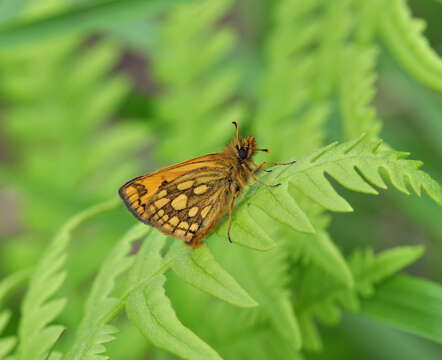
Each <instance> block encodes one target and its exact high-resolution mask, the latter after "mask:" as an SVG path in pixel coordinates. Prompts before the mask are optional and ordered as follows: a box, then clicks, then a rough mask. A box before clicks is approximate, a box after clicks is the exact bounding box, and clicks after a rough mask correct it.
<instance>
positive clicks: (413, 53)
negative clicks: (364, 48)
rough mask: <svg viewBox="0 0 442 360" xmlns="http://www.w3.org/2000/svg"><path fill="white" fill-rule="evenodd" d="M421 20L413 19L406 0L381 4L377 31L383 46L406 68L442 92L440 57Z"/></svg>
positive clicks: (441, 60)
mask: <svg viewBox="0 0 442 360" xmlns="http://www.w3.org/2000/svg"><path fill="white" fill-rule="evenodd" d="M424 28H425V22H424V21H423V20H420V19H419V20H418V19H413V18H412V17H411V15H410V9H409V8H408V6H407V3H406V1H405V0H392V1H389V2H387V3H385V4H384V6H383V10H382V15H381V21H380V31H381V34H382V37H383V40H384V41H385V43H386V45H387V46H388V48H389V49H390V51H391V52H392V53H393V55H394V56H395V57H396V58H397V60H398V61H399V62H400V63H401V64H402V66H403V67H405V69H406V70H407V71H408V72H410V73H411V74H413V75H414V76H415V77H416V78H417V79H418V80H420V81H421V82H422V83H423V84H425V85H427V86H429V87H431V88H433V89H435V90H437V91H442V59H441V58H440V57H439V56H438V55H437V53H436V52H435V51H434V50H433V49H432V48H431V47H430V45H429V44H428V40H427V39H426V38H425V37H424V36H423V35H422V31H423V30H424Z"/></svg>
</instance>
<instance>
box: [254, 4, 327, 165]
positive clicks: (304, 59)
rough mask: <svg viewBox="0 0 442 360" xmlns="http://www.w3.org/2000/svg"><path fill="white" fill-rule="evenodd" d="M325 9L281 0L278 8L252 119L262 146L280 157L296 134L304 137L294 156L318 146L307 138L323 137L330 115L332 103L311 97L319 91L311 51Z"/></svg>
mask: <svg viewBox="0 0 442 360" xmlns="http://www.w3.org/2000/svg"><path fill="white" fill-rule="evenodd" d="M321 7H322V5H321V2H320V1H317V0H307V1H303V2H302V3H300V2H295V3H294V2H293V1H289V0H282V1H279V2H277V3H276V6H275V10H274V28H273V29H272V32H271V33H270V35H269V37H268V39H267V43H266V54H265V55H266V67H265V69H264V70H265V71H264V72H263V75H262V79H261V81H260V84H259V85H260V86H259V93H258V94H257V95H258V100H257V106H258V108H257V113H256V115H255V117H254V122H253V127H254V133H255V134H256V136H257V137H258V139H259V141H260V143H261V144H265V146H266V147H268V148H269V149H271V154H272V156H273V157H274V158H275V159H278V157H279V158H281V156H286V153H285V152H286V149H287V148H292V147H293V138H294V137H296V138H299V139H302V141H301V142H300V143H299V144H296V145H295V149H293V154H294V155H301V154H304V153H306V152H308V151H309V150H313V149H310V148H304V147H302V145H303V142H309V141H310V144H313V142H314V141H315V140H319V141H320V140H322V138H323V135H324V131H323V128H322V126H323V124H324V121H325V119H326V117H327V115H328V110H329V109H328V108H329V107H328V104H327V103H328V101H320V102H314V101H312V99H311V97H309V95H310V94H311V93H313V92H314V91H313V87H314V84H315V71H314V64H315V61H316V57H315V55H314V54H312V53H311V51H310V50H309V49H311V48H313V47H315V46H317V45H318V42H320V39H321V38H322V34H321V21H320V20H322V16H321V15H319V9H321ZM287 39H291V41H287ZM312 102H314V103H313V104H312ZM303 131H305V133H304V132H303ZM308 131H310V132H308ZM312 133H314V134H315V135H314V136H311V134H312ZM275 134H278V136H275ZM303 134H306V135H305V136H303ZM307 134H308V135H307ZM321 145H322V143H320V144H317V146H321Z"/></svg>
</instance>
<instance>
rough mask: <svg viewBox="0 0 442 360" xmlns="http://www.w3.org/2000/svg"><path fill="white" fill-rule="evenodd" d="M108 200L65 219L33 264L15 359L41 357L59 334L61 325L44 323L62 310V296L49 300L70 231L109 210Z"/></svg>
mask: <svg viewBox="0 0 442 360" xmlns="http://www.w3.org/2000/svg"><path fill="white" fill-rule="evenodd" d="M115 206H116V201H115V200H112V201H109V202H106V203H102V204H99V205H96V206H93V207H91V208H90V209H87V210H85V211H83V212H81V213H80V214H78V215H76V216H74V217H73V218H72V219H71V220H69V221H68V222H67V223H66V224H65V225H64V226H63V227H62V228H61V229H60V231H59V232H58V233H57V235H56V236H55V238H54V239H53V241H52V243H51V245H50V246H49V248H48V250H47V251H46V253H45V254H44V256H43V258H42V259H41V260H40V262H39V264H38V265H37V267H36V269H35V271H34V273H33V275H32V278H31V281H30V284H29V290H28V292H27V293H26V295H25V298H24V301H23V305H22V317H21V321H20V328H19V346H18V359H23V360H25V359H29V358H32V359H35V360H38V359H45V358H46V356H47V352H48V351H49V349H51V348H52V347H53V345H54V344H55V342H56V341H57V339H58V338H59V337H60V335H61V333H62V331H63V327H62V326H58V325H51V326H48V323H50V322H51V321H52V320H53V319H55V318H56V317H57V316H58V315H59V314H60V312H61V311H62V309H63V307H64V305H65V299H55V300H49V299H50V298H51V297H52V296H53V295H54V294H55V293H56V291H57V290H58V289H59V287H60V286H61V284H62V282H63V280H64V277H65V273H64V272H62V267H63V265H64V261H65V257H66V255H65V251H66V247H67V246H68V244H69V242H70V240H71V233H72V231H73V230H75V228H76V227H78V226H79V225H80V224H81V223H82V222H84V221H86V220H88V219H90V218H91V217H94V216H96V215H97V214H99V213H101V212H104V211H107V210H109V209H112V208H114V207H115Z"/></svg>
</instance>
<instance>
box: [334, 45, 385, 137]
mask: <svg viewBox="0 0 442 360" xmlns="http://www.w3.org/2000/svg"><path fill="white" fill-rule="evenodd" d="M376 55H377V51H376V48H374V47H349V48H348V49H347V50H346V51H345V53H344V61H343V64H342V70H341V71H342V74H343V75H342V80H341V81H340V96H339V101H340V108H341V113H342V122H343V128H344V134H345V137H346V139H354V138H355V137H357V136H359V135H361V134H362V133H367V134H368V135H369V136H371V137H375V136H376V135H378V134H379V131H380V129H381V123H380V122H379V120H377V118H376V111H375V109H374V107H372V106H371V105H370V103H371V102H372V101H373V96H374V95H375V89H374V82H375V79H376V76H375V72H374V66H375V60H376Z"/></svg>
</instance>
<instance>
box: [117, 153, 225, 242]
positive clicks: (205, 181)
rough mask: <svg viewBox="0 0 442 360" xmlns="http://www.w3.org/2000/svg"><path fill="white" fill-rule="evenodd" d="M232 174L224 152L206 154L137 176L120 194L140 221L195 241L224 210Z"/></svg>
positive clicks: (182, 238)
mask: <svg viewBox="0 0 442 360" xmlns="http://www.w3.org/2000/svg"><path fill="white" fill-rule="evenodd" d="M228 175H229V171H228V167H227V166H226V162H225V161H223V158H222V157H221V155H219V154H212V155H206V156H203V157H200V158H196V159H192V160H189V161H186V162H184V163H180V164H177V165H173V166H170V167H167V168H164V169H160V170H158V171H155V172H154V173H151V174H147V175H144V176H140V177H138V178H135V179H133V180H131V181H129V182H128V183H126V184H125V185H123V186H122V187H121V188H120V196H121V197H122V199H123V200H124V202H125V204H126V206H127V207H128V208H129V210H130V211H131V212H132V213H133V214H134V216H135V217H136V218H137V219H139V220H140V221H142V222H144V223H146V224H149V225H152V226H154V227H156V228H157V229H159V230H160V231H162V232H163V233H165V234H166V235H169V236H173V237H175V238H177V239H181V240H184V241H186V242H188V243H192V241H193V240H195V239H197V240H199V239H202V238H203V237H204V236H205V235H206V234H207V233H208V232H210V230H211V229H212V228H213V227H214V226H215V225H216V224H217V223H218V221H219V219H220V217H221V216H222V214H223V213H224V209H225V207H226V201H227V198H228V196H229V193H228V186H226V184H227V180H228Z"/></svg>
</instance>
